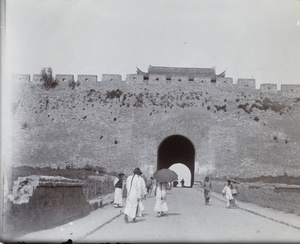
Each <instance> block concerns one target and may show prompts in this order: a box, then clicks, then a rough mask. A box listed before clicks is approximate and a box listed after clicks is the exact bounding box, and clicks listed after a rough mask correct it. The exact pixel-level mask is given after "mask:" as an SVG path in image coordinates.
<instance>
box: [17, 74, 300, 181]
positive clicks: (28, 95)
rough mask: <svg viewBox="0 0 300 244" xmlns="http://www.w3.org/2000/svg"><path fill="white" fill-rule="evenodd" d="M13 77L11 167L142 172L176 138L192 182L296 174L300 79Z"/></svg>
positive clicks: (153, 164)
mask: <svg viewBox="0 0 300 244" xmlns="http://www.w3.org/2000/svg"><path fill="white" fill-rule="evenodd" d="M14 77H17V78H19V77H21V78H22V79H15V81H14V82H16V83H17V86H18V87H19V88H20V89H19V91H18V92H17V94H16V96H15V97H14V99H13V102H12V104H13V106H12V113H13V121H12V124H13V128H14V130H13V136H14V138H17V139H16V140H14V142H13V150H12V164H13V166H14V167H17V166H24V165H26V166H31V167H53V165H55V167H61V168H63V167H65V165H71V164H72V165H73V166H74V167H79V168H80V167H84V166H85V165H87V164H89V165H94V166H101V167H103V168H105V169H106V171H107V172H112V171H116V172H119V171H123V172H124V173H127V174H129V173H131V172H132V169H133V168H135V167H141V169H142V170H143V172H144V174H145V175H146V176H147V177H149V176H150V175H151V174H152V173H153V172H154V171H155V170H156V169H157V168H161V167H163V165H158V161H159V158H160V155H159V153H158V151H159V148H160V145H161V143H162V142H163V141H164V140H165V139H167V138H169V137H170V138H171V137H172V136H174V135H179V136H182V137H184V138H186V139H187V140H188V141H190V143H191V144H192V145H193V147H194V151H195V156H194V167H193V168H194V172H192V175H193V179H196V178H197V177H200V176H201V177H202V176H203V175H205V174H211V175H213V176H215V177H223V176H229V175H230V176H233V177H234V176H236V177H256V176H260V175H282V174H284V173H287V174H288V175H291V176H299V175H300V169H299V152H300V143H299V140H300V130H299V124H300V86H299V85H295V86H293V85H283V86H282V90H277V86H276V85H274V84H264V85H261V88H260V89H255V80H253V79H239V80H238V81H237V84H234V83H233V81H232V78H230V77H223V78H217V79H216V80H215V81H213V80H212V79H211V78H209V77H193V79H192V80H191V79H190V78H188V77H182V76H178V74H176V75H175V76H174V77H172V78H171V79H169V78H168V79H167V78H166V76H165V75H162V74H156V75H155V74H154V75H150V76H149V78H147V79H142V76H141V75H139V74H136V75H128V76H127V77H126V80H124V81H122V77H121V76H120V75H116V74H113V75H109V74H104V75H102V80H101V81H96V80H95V77H97V76H93V75H90V76H89V75H87V76H84V77H83V76H80V77H78V79H77V80H80V83H79V84H78V85H77V86H74V87H69V86H65V85H64V83H65V82H66V81H65V80H64V79H68V80H69V79H73V76H72V75H67V76H66V75H56V77H57V78H59V82H58V86H56V87H55V88H53V89H49V90H45V89H43V86H42V85H41V84H36V86H32V84H31V85H29V84H28V82H26V81H27V80H28V75H27V76H26V75H25V76H24V75H21V76H14ZM23 77H24V79H23ZM87 77H88V78H87ZM23 80H25V81H23ZM90 81H92V83H89V82H90ZM166 150H172V149H166ZM183 153H184V152H183ZM180 160H181V161H182V162H181V163H185V162H184V160H185V159H179V158H178V159H173V161H172V162H171V163H180V162H179V161H180ZM191 183H193V182H191Z"/></svg>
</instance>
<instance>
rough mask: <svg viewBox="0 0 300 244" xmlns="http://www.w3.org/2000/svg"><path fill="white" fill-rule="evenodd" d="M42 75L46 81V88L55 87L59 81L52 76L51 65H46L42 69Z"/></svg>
mask: <svg viewBox="0 0 300 244" xmlns="http://www.w3.org/2000/svg"><path fill="white" fill-rule="evenodd" d="M41 77H42V80H43V81H44V83H43V85H44V87H45V89H46V90H49V89H50V88H54V87H56V86H57V84H58V83H57V81H56V80H54V79H53V76H52V68H51V67H44V68H42V69H41Z"/></svg>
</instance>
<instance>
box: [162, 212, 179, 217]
mask: <svg viewBox="0 0 300 244" xmlns="http://www.w3.org/2000/svg"><path fill="white" fill-rule="evenodd" d="M169 215H170V216H171V215H181V214H180V213H166V214H165V216H169ZM162 217H164V216H162Z"/></svg>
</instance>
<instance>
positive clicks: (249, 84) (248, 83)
mask: <svg viewBox="0 0 300 244" xmlns="http://www.w3.org/2000/svg"><path fill="white" fill-rule="evenodd" d="M237 85H238V87H239V88H247V89H248V88H252V89H255V79H244V78H243V79H238V80H237Z"/></svg>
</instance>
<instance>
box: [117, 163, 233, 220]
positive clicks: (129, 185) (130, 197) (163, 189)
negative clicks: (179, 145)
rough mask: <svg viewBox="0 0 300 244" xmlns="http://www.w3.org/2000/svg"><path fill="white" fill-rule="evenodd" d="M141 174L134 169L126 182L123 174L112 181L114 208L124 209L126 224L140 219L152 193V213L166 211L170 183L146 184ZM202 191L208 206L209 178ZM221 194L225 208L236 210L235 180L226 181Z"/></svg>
mask: <svg viewBox="0 0 300 244" xmlns="http://www.w3.org/2000/svg"><path fill="white" fill-rule="evenodd" d="M142 174H143V173H142V171H141V170H140V168H135V169H134V170H133V174H132V175H129V176H128V177H127V179H126V182H124V181H125V179H124V174H123V173H121V174H119V175H118V178H116V179H115V181H114V186H115V195H114V206H115V207H116V208H119V207H123V208H124V210H123V213H124V220H125V222H126V223H128V222H129V218H130V219H132V221H133V222H135V221H136V217H142V212H143V211H144V210H145V207H144V204H143V200H146V197H147V196H151V194H152V192H153V191H154V195H155V197H156V202H155V206H154V211H155V212H157V216H164V215H165V212H166V211H168V205H167V202H166V194H167V190H169V189H170V183H168V182H159V181H157V180H155V179H154V178H153V177H151V178H150V180H149V181H147V184H146V182H145V179H144V177H143V176H142ZM124 183H125V186H124ZM203 189H204V200H205V204H209V200H210V194H211V191H212V183H211V180H210V179H209V176H206V177H205V179H204V182H203ZM222 192H223V196H225V197H226V200H227V205H226V207H227V208H236V204H235V198H236V196H237V195H238V188H237V181H236V180H235V179H234V180H227V183H226V184H225V186H224V188H223V191H222Z"/></svg>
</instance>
